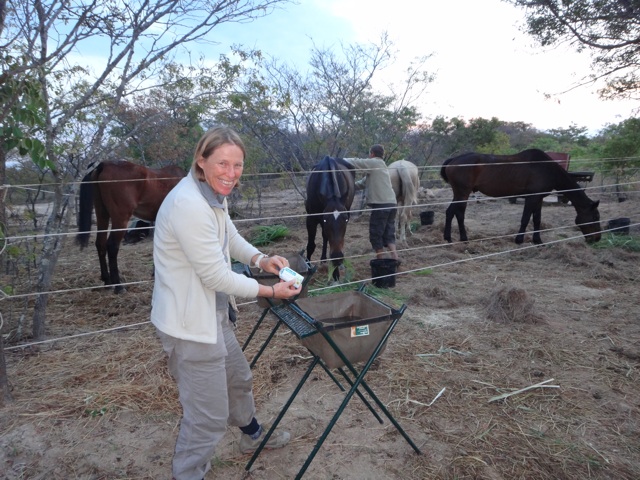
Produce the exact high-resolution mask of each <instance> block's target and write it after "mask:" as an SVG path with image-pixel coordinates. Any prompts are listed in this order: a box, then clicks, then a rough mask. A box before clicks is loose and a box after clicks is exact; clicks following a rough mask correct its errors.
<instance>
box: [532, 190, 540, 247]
mask: <svg viewBox="0 0 640 480" xmlns="http://www.w3.org/2000/svg"><path fill="white" fill-rule="evenodd" d="M541 223H542V198H540V200H539V201H538V202H537V203H536V204H535V206H534V207H533V243H535V244H536V245H541V244H542V237H541V236H540V226H541Z"/></svg>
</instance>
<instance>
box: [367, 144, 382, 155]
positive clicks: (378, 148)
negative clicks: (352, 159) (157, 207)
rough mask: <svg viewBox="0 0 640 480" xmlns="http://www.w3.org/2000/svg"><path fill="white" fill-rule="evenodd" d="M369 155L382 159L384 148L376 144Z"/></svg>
mask: <svg viewBox="0 0 640 480" xmlns="http://www.w3.org/2000/svg"><path fill="white" fill-rule="evenodd" d="M369 153H371V154H372V155H374V156H376V157H380V158H382V157H384V147H383V146H382V145H379V144H377V143H376V144H375V145H374V146H373V147H371V149H370V150H369Z"/></svg>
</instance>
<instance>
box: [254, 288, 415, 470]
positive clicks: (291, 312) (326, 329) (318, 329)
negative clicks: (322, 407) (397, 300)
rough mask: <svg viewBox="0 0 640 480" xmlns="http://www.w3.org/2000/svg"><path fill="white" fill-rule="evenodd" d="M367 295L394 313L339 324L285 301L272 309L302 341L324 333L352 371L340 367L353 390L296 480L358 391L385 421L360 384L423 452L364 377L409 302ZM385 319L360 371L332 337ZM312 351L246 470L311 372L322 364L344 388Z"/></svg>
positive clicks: (365, 402) (377, 417) (348, 393)
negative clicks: (389, 301) (385, 300)
mask: <svg viewBox="0 0 640 480" xmlns="http://www.w3.org/2000/svg"><path fill="white" fill-rule="evenodd" d="M363 295H366V294H364V293H363ZM366 296H367V297H368V299H370V300H371V301H374V302H378V303H379V304H380V305H382V306H384V307H386V308H388V309H389V310H390V311H391V314H390V315H384V316H380V317H376V318H366V319H358V320H347V321H344V322H340V323H339V324H333V325H330V324H323V323H322V322H321V321H317V320H315V319H314V318H312V317H311V316H310V315H309V314H307V313H306V312H305V311H303V310H302V309H301V308H300V307H299V306H298V305H297V304H295V303H283V304H281V305H276V306H273V307H271V309H270V310H271V312H272V313H274V314H275V315H276V316H277V317H278V319H279V321H280V322H283V323H284V324H285V325H287V326H288V327H289V329H290V330H291V331H292V332H293V333H294V334H295V335H296V337H297V338H298V339H299V340H301V341H303V340H304V339H305V338H307V337H311V336H313V335H321V336H322V337H323V338H324V340H326V342H327V344H328V345H329V346H330V348H331V351H332V352H335V354H337V356H338V357H339V359H340V363H341V364H344V367H346V368H347V370H348V372H347V371H345V369H344V368H343V367H342V366H340V367H336V368H337V370H338V372H339V373H340V374H341V375H342V377H344V379H345V380H346V381H347V383H349V385H350V386H351V388H350V389H349V391H348V392H347V393H346V394H345V397H344V399H343V401H342V403H341V404H340V406H339V408H338V409H337V411H336V413H335V414H334V415H333V417H332V418H331V421H330V422H329V424H328V425H327V427H326V428H325V430H324V432H323V433H322V435H321V436H320V438H319V439H318V441H317V442H316V445H315V447H314V448H313V450H312V451H311V453H310V454H309V456H308V457H307V460H306V461H305V463H304V465H303V466H302V468H301V469H300V471H299V472H298V475H297V476H296V477H295V478H296V480H298V479H301V478H302V476H303V475H304V473H305V472H306V470H307V468H308V467H309V465H310V464H311V462H312V461H313V459H314V457H315V456H316V454H317V453H318V451H319V450H320V448H321V447H322V444H323V443H324V441H325V439H326V438H327V436H328V435H329V433H330V432H331V430H332V429H333V427H334V425H335V424H336V422H337V421H338V419H339V418H340V415H341V414H342V412H343V411H344V409H345V408H346V406H347V404H348V403H349V401H350V400H351V398H352V397H353V395H354V394H356V395H358V397H359V398H360V399H361V400H362V401H363V402H364V404H365V405H366V406H367V407H368V409H369V410H370V411H371V413H372V414H373V415H374V417H375V418H376V419H377V420H378V422H379V423H384V422H383V420H382V418H380V416H379V415H378V414H377V413H376V411H375V410H374V409H373V407H372V406H371V405H370V404H369V402H368V401H367V400H366V399H365V397H364V396H363V394H362V392H361V391H360V389H359V387H360V386H362V388H363V389H364V390H365V391H366V392H367V394H368V395H369V397H370V398H371V399H372V400H373V401H374V402H375V403H376V404H377V405H378V407H379V408H380V410H381V411H382V412H383V413H384V415H385V416H386V417H387V418H388V419H389V421H390V422H391V423H392V424H393V425H394V426H395V428H396V429H397V430H398V432H400V434H401V435H402V436H403V437H404V439H405V440H406V441H407V443H409V445H410V446H411V448H413V450H414V451H415V452H416V453H417V454H421V452H420V449H419V448H418V447H417V446H416V445H415V443H414V442H413V441H412V440H411V438H410V437H409V436H408V435H407V433H406V432H405V431H404V430H403V429H402V427H401V426H400V424H399V423H398V422H397V421H396V420H395V418H393V416H392V415H391V413H389V411H388V410H387V408H386V407H385V406H384V404H383V403H382V402H381V401H380V399H379V398H378V397H377V395H376V394H375V393H374V392H373V390H372V389H371V387H369V385H368V384H367V382H366V381H365V380H364V377H365V375H366V374H367V372H368V371H369V368H370V367H371V365H372V364H373V362H374V360H375V359H376V357H377V356H378V354H379V353H380V352H381V351H382V350H383V349H384V348H385V346H386V342H387V340H388V338H389V336H390V335H391V333H393V330H394V328H395V326H396V324H397V323H398V321H399V320H400V318H401V317H402V314H403V313H404V311H405V309H406V305H403V306H402V307H401V308H400V309H398V310H395V309H393V308H391V307H389V306H388V305H385V304H384V303H382V302H380V301H378V300H376V299H374V298H373V297H370V296H368V295H366ZM383 321H388V322H389V325H388V327H387V328H386V330H384V333H383V335H382V336H381V338H380V340H379V341H378V342H377V344H375V347H374V348H373V350H372V352H371V354H370V355H369V357H368V359H367V360H366V362H365V364H364V366H363V367H362V368H361V370H360V371H358V370H357V369H356V368H355V367H354V366H353V364H352V362H351V361H350V360H349V358H348V357H347V355H346V354H345V352H343V350H342V349H341V348H340V346H339V345H338V344H337V343H336V342H335V341H334V339H333V338H332V335H331V333H332V332H333V331H334V330H338V329H343V328H357V327H362V326H363V325H371V324H375V323H378V322H383ZM309 351H310V352H311V354H312V355H313V360H312V361H311V363H310V365H309V367H308V368H307V371H306V372H305V374H304V375H303V377H302V379H301V380H300V382H299V383H298V385H297V386H296V388H295V390H294V391H293V393H292V394H291V396H290V397H289V399H288V400H287V402H286V404H285V405H284V407H283V408H282V410H281V411H280V413H279V414H278V416H277V418H276V419H275V421H274V422H273V424H272V426H271V428H270V429H269V431H268V432H267V434H266V435H265V438H264V439H263V441H262V442H261V443H260V445H259V447H258V449H257V450H256V451H255V452H254V453H253V456H252V457H251V459H250V460H249V462H248V463H247V465H246V467H245V470H246V471H249V470H250V469H251V466H252V465H253V463H254V462H255V461H256V459H257V458H258V456H259V455H260V452H262V450H263V448H264V447H265V445H266V444H267V442H268V441H269V438H271V435H272V434H273V432H274V431H275V429H276V428H277V427H278V425H279V423H280V421H281V420H282V418H283V417H284V415H285V414H286V412H287V410H288V409H289V407H290V406H291V404H292V403H293V401H294V400H295V398H296V396H297V395H298V393H299V392H300V390H301V389H302V387H303V386H304V384H305V383H306V381H307V380H308V379H309V376H310V375H311V372H312V371H313V369H314V368H315V367H316V366H317V365H318V364H320V365H321V366H322V367H323V368H324V369H325V371H327V372H328V373H329V374H330V376H331V378H332V380H333V381H334V382H335V383H336V384H337V385H338V387H340V388H341V389H342V390H344V389H343V388H342V386H341V385H340V383H339V382H338V381H337V380H336V379H335V377H333V375H331V372H330V370H329V369H328V368H327V366H326V365H325V361H324V359H323V358H321V356H320V355H318V354H316V353H314V352H313V351H311V350H309Z"/></svg>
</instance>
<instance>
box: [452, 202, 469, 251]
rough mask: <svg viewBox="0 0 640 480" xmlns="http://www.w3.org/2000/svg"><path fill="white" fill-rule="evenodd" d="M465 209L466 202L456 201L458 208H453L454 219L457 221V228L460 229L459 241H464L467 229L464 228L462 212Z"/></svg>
mask: <svg viewBox="0 0 640 480" xmlns="http://www.w3.org/2000/svg"><path fill="white" fill-rule="evenodd" d="M466 210H467V202H466V201H465V202H461V203H458V208H456V209H455V216H456V220H457V221H458V228H459V230H460V241H461V242H466V241H467V240H468V238H467V229H466V228H464V214H465V212H466Z"/></svg>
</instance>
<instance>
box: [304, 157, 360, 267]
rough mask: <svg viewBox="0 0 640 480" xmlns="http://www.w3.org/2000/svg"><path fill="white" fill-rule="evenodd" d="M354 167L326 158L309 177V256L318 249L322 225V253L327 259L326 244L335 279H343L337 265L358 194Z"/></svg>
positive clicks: (338, 160) (341, 259)
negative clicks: (319, 232) (317, 236)
mask: <svg viewBox="0 0 640 480" xmlns="http://www.w3.org/2000/svg"><path fill="white" fill-rule="evenodd" d="M355 176H356V174H355V170H354V168H353V166H351V165H350V164H349V163H347V162H345V161H344V160H342V159H341V158H333V157H329V156H327V157H324V159H322V161H321V162H320V163H318V164H317V165H316V166H314V167H313V170H312V172H311V173H310V174H309V178H308V179H307V199H306V200H305V203H304V205H305V209H306V211H307V214H308V215H307V234H308V240H307V259H308V260H311V255H313V252H314V251H315V249H316V232H317V229H318V224H320V225H321V228H322V256H321V257H320V259H321V260H326V258H327V245H328V246H329V255H330V257H331V260H332V265H333V267H334V270H333V279H334V280H338V279H339V278H340V272H339V270H338V268H337V267H339V266H340V265H341V264H342V261H343V258H344V254H343V253H342V249H343V248H344V236H345V233H346V231H347V223H348V221H349V215H350V214H349V211H350V209H351V204H352V203H353V197H354V196H355V192H356V189H355Z"/></svg>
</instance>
